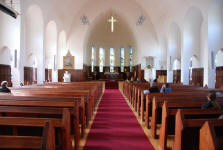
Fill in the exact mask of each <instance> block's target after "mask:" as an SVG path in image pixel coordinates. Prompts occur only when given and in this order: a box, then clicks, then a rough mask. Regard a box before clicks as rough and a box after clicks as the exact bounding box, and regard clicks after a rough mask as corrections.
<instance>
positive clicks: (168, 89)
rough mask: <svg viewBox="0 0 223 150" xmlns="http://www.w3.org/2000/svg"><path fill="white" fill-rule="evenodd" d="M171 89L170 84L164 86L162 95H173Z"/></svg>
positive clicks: (161, 91)
mask: <svg viewBox="0 0 223 150" xmlns="http://www.w3.org/2000/svg"><path fill="white" fill-rule="evenodd" d="M171 91H172V90H171V88H170V87H169V84H168V83H165V84H163V86H162V88H161V90H160V93H171Z"/></svg>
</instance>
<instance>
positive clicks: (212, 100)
mask: <svg viewBox="0 0 223 150" xmlns="http://www.w3.org/2000/svg"><path fill="white" fill-rule="evenodd" d="M207 99H208V102H207V103H206V104H204V105H202V106H201V108H202V109H208V108H214V109H218V110H221V109H222V106H221V105H220V104H219V103H218V102H216V93H215V91H210V92H209V93H208V96H207ZM219 119H223V115H220V116H219Z"/></svg>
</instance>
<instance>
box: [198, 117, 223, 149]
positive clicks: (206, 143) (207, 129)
mask: <svg viewBox="0 0 223 150" xmlns="http://www.w3.org/2000/svg"><path fill="white" fill-rule="evenodd" d="M216 128H218V129H219V128H221V129H222V128H223V119H220V120H216V121H206V122H205V123H204V125H203V126H202V128H201V130H200V145H199V148H200V150H222V149H223V132H222V131H221V132H220V133H219V131H218V130H216Z"/></svg>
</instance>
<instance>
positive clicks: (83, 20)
mask: <svg viewBox="0 0 223 150" xmlns="http://www.w3.org/2000/svg"><path fill="white" fill-rule="evenodd" d="M80 20H81V22H82V24H83V25H89V24H90V23H89V20H88V17H87V16H85V15H83V16H81V18H80Z"/></svg>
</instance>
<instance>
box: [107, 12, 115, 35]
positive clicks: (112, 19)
mask: <svg viewBox="0 0 223 150" xmlns="http://www.w3.org/2000/svg"><path fill="white" fill-rule="evenodd" d="M108 22H111V32H114V23H115V22H117V20H116V19H115V18H114V17H113V16H111V19H109V20H108Z"/></svg>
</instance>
